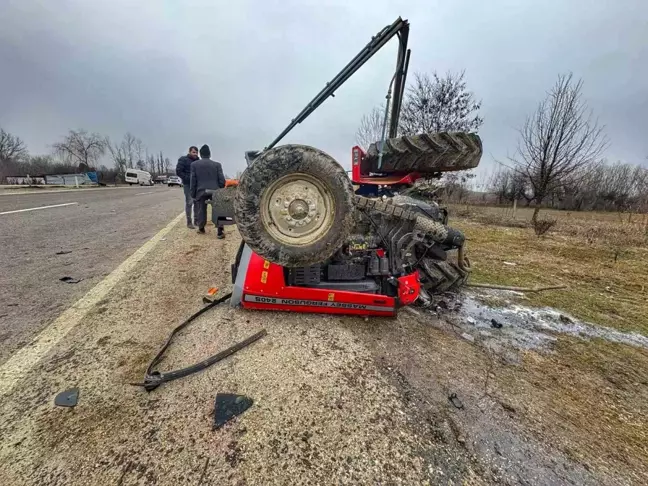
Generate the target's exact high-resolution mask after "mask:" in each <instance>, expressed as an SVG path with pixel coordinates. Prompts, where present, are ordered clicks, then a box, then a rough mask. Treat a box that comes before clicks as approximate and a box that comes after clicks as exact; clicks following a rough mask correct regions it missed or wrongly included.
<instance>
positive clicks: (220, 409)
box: [214, 393, 254, 430]
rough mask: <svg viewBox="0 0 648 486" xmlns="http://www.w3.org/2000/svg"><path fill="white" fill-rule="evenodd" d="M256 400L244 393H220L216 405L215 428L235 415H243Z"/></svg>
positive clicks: (218, 427)
mask: <svg viewBox="0 0 648 486" xmlns="http://www.w3.org/2000/svg"><path fill="white" fill-rule="evenodd" d="M253 403H254V401H253V400H252V399H251V398H250V397H246V396H244V395H234V394H233V393H218V394H217V395H216V403H215V405H214V430H217V429H220V428H221V427H222V426H223V425H225V423H227V422H229V421H230V420H232V419H233V418H234V417H236V416H238V415H241V414H242V413H243V412H245V411H246V410H247V409H248V408H250V407H251V406H252V404H253Z"/></svg>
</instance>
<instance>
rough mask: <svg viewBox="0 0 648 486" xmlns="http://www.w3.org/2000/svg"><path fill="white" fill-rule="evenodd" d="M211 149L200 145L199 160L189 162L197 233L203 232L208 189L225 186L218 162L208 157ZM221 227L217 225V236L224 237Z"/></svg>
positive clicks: (208, 196)
mask: <svg viewBox="0 0 648 486" xmlns="http://www.w3.org/2000/svg"><path fill="white" fill-rule="evenodd" d="M210 157H211V151H210V150H209V146H208V145H203V146H202V147H200V160H197V161H196V162H194V163H193V164H191V171H190V172H191V197H192V198H193V200H194V216H195V219H196V225H197V226H198V233H204V232H205V224H207V200H208V199H211V194H207V191H208V190H213V189H221V188H223V187H225V176H224V175H223V167H222V166H221V164H220V162H214V161H213V160H211V159H210ZM224 237H225V234H224V233H223V227H222V226H220V225H219V226H218V238H221V239H222V238H224Z"/></svg>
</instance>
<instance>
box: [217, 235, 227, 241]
mask: <svg viewBox="0 0 648 486" xmlns="http://www.w3.org/2000/svg"><path fill="white" fill-rule="evenodd" d="M217 238H218V239H219V240H224V239H225V234H224V233H218V236H217Z"/></svg>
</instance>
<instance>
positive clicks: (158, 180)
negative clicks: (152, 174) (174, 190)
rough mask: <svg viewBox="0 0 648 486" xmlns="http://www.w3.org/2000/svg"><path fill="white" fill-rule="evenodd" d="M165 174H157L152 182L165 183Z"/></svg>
mask: <svg viewBox="0 0 648 486" xmlns="http://www.w3.org/2000/svg"><path fill="white" fill-rule="evenodd" d="M167 179H168V178H167V176H165V175H160V176H157V177H156V178H155V179H153V182H154V183H156V184H166V183H167Z"/></svg>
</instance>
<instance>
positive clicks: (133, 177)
mask: <svg viewBox="0 0 648 486" xmlns="http://www.w3.org/2000/svg"><path fill="white" fill-rule="evenodd" d="M126 182H127V183H128V184H130V185H131V186H132V185H133V184H139V185H140V186H152V185H153V178H152V177H151V174H150V172H146V171H145V170H139V169H126Z"/></svg>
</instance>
